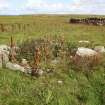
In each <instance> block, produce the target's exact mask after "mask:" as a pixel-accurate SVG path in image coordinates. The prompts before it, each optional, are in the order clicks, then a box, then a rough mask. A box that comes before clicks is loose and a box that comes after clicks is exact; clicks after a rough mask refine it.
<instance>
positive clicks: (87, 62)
mask: <svg viewBox="0 0 105 105" xmlns="http://www.w3.org/2000/svg"><path fill="white" fill-rule="evenodd" d="M99 61H100V55H99V53H97V52H96V51H94V50H92V49H89V48H84V47H80V48H78V50H77V52H76V55H75V57H74V62H75V64H77V65H78V66H87V67H89V66H93V65H96V64H98V63H99Z"/></svg>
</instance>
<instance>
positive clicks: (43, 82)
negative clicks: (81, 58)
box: [0, 15, 105, 105]
mask: <svg viewBox="0 0 105 105" xmlns="http://www.w3.org/2000/svg"><path fill="white" fill-rule="evenodd" d="M70 17H80V18H81V17H87V16H46V15H40V16H13V17H10V16H7V17H6V16H2V17H0V23H8V24H11V23H23V24H25V23H29V24H31V25H30V27H28V29H27V30H25V31H14V32H4V33H0V43H1V44H5V43H7V44H8V43H9V39H10V36H11V35H13V36H14V38H15V40H16V42H17V44H19V43H21V42H22V41H23V40H25V39H27V38H37V37H43V36H44V35H48V36H52V35H54V36H56V35H64V36H65V38H66V40H69V41H75V42H77V41H79V40H89V41H92V42H93V43H95V44H99V45H105V40H104V39H105V26H87V25H80V24H79V25H75V24H69V23H68V21H69V19H70ZM94 69H95V70H93V71H92V72H91V71H90V73H88V74H86V73H84V72H82V71H76V70H74V69H73V68H71V67H69V68H66V67H58V68H57V69H56V70H55V72H54V73H52V74H48V75H44V76H42V77H39V78H32V77H31V76H29V75H26V74H23V73H21V72H15V71H11V70H7V69H1V70H0V105H104V104H105V100H104V99H105V66H104V64H103V66H102V65H100V66H98V67H95V68H94ZM60 80H61V81H63V83H62V84H59V83H58V81H60Z"/></svg>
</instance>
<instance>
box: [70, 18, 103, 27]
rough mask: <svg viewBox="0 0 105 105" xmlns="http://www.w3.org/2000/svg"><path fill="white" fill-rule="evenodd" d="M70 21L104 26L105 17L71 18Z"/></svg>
mask: <svg viewBox="0 0 105 105" xmlns="http://www.w3.org/2000/svg"><path fill="white" fill-rule="evenodd" d="M69 23H72V24H87V25H98V26H104V25H105V18H82V19H81V18H71V19H70V21H69Z"/></svg>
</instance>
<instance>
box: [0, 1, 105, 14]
mask: <svg viewBox="0 0 105 105" xmlns="http://www.w3.org/2000/svg"><path fill="white" fill-rule="evenodd" d="M22 14H97V15H105V0H0V15H22Z"/></svg>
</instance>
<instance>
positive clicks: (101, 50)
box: [94, 46, 105, 53]
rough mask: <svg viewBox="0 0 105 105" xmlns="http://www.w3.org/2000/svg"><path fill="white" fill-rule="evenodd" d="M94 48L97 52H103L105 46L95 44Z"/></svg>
mask: <svg viewBox="0 0 105 105" xmlns="http://www.w3.org/2000/svg"><path fill="white" fill-rule="evenodd" d="M94 50H95V51H97V52H99V53H105V47H104V46H95V48H94Z"/></svg>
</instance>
